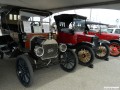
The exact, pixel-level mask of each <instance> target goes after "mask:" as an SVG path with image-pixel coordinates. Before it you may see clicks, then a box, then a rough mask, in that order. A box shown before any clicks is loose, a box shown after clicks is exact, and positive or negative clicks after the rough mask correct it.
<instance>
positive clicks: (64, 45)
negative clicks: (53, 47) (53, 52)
mask: <svg viewBox="0 0 120 90" xmlns="http://www.w3.org/2000/svg"><path fill="white" fill-rule="evenodd" d="M59 49H60V51H61V52H65V51H66V50H67V45H66V44H60V45H59Z"/></svg>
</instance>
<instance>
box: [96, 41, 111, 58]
mask: <svg viewBox="0 0 120 90" xmlns="http://www.w3.org/2000/svg"><path fill="white" fill-rule="evenodd" d="M101 46H104V47H105V48H106V55H105V56H103V57H100V56H98V55H97V53H96V52H97V51H96V52H95V57H96V58H98V59H106V58H108V56H109V55H110V49H109V46H108V45H107V44H105V43H102V45H101Z"/></svg>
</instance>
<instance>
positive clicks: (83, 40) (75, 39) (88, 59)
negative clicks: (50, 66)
mask: <svg viewBox="0 0 120 90" xmlns="http://www.w3.org/2000/svg"><path fill="white" fill-rule="evenodd" d="M54 19H55V22H56V25H57V30H58V35H57V41H58V42H59V43H65V44H67V46H68V47H69V48H72V49H76V53H77V55H78V59H79V63H80V64H82V65H89V64H90V63H92V62H93V60H94V51H95V56H96V57H97V58H99V59H106V58H108V55H109V47H108V46H107V44H109V42H107V41H99V38H98V37H97V36H95V35H87V34H85V33H86V26H85V24H84V25H82V24H80V23H81V22H85V21H86V17H84V16H79V15H76V14H62V15H58V16H55V17H54ZM81 31H84V32H85V33H83V32H81Z"/></svg>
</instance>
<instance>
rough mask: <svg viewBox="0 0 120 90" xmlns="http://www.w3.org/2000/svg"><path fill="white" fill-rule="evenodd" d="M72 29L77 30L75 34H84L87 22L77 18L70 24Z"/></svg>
mask: <svg viewBox="0 0 120 90" xmlns="http://www.w3.org/2000/svg"><path fill="white" fill-rule="evenodd" d="M70 27H71V28H72V29H73V30H75V32H83V31H84V30H85V20H84V19H76V18H75V19H74V20H73V22H72V23H71V24H70Z"/></svg>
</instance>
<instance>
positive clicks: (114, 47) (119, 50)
mask: <svg viewBox="0 0 120 90" xmlns="http://www.w3.org/2000/svg"><path fill="white" fill-rule="evenodd" d="M110 54H111V55H113V56H115V55H118V54H120V46H119V45H118V44H111V45H110Z"/></svg>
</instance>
